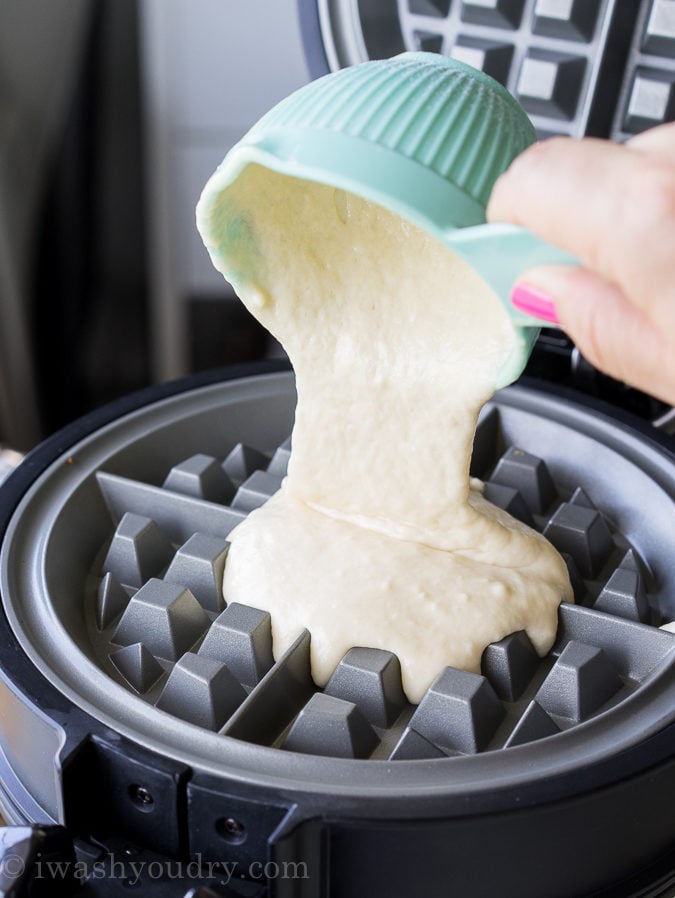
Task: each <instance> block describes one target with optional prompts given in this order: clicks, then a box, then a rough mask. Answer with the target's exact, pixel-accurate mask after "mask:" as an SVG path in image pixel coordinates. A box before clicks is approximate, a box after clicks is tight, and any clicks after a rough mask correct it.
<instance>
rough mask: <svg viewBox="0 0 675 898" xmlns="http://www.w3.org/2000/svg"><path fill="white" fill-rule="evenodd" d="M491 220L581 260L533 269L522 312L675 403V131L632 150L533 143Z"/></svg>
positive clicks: (648, 136)
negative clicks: (575, 263)
mask: <svg viewBox="0 0 675 898" xmlns="http://www.w3.org/2000/svg"><path fill="white" fill-rule="evenodd" d="M487 214H488V220H490V221H509V222H512V223H514V224H517V225H522V226H523V227H526V228H528V229H529V230H530V231H532V232H533V233H534V234H536V235H537V236H538V237H541V238H542V239H544V240H546V241H548V242H549V243H552V244H555V245H556V246H559V247H561V248H562V249H565V250H567V251H569V252H571V253H572V254H573V255H575V256H576V257H577V258H578V259H579V260H580V262H581V266H580V267H574V266H545V267H541V268H536V269H532V270H531V271H528V272H525V273H524V274H523V275H522V276H521V278H520V279H519V281H518V283H517V284H516V285H515V287H514V289H513V291H512V294H511V301H512V302H513V303H514V305H516V306H517V307H518V308H521V309H523V310H524V311H527V312H529V313H531V314H532V313H533V314H535V315H536V316H537V317H541V318H542V320H543V321H550V322H554V323H559V324H560V325H561V327H562V328H563V329H564V330H565V331H566V332H567V333H568V334H569V336H570V337H571V338H572V340H574V342H575V343H576V345H577V346H578V347H579V350H580V352H581V353H582V355H583V356H584V357H585V358H586V359H588V361H589V362H591V364H593V365H595V367H596V368H599V369H600V370H601V371H604V372H605V373H606V374H609V375H611V376H612V377H614V378H617V379H618V380H622V381H624V382H625V383H627V384H630V385H631V386H634V387H638V388H639V389H641V390H644V391H645V392H647V393H650V394H651V395H653V396H656V397H657V398H659V399H662V400H664V401H665V402H668V403H671V404H675V124H670V125H662V126H661V127H659V128H654V129H653V130H651V131H646V132H644V133H643V134H640V135H639V136H637V137H634V138H633V139H632V140H630V141H628V142H627V143H626V144H624V145H618V144H613V143H610V142H608V141H603V140H597V139H594V138H584V139H583V140H572V139H570V138H565V137H558V138H551V139H550V140H546V141H543V142H541V143H538V144H535V145H534V146H532V147H530V148H529V149H528V150H526V151H525V152H524V153H523V154H522V155H521V156H519V157H518V158H517V159H516V160H515V161H514V162H513V163H512V165H511V167H510V168H509V169H508V171H507V172H506V173H505V174H504V175H502V177H501V178H500V179H499V180H498V181H497V183H496V184H495V187H494V189H493V192H492V196H491V198H490V203H489V206H488V213H487Z"/></svg>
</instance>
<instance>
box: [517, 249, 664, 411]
mask: <svg viewBox="0 0 675 898" xmlns="http://www.w3.org/2000/svg"><path fill="white" fill-rule="evenodd" d="M511 302H512V303H513V305H514V306H515V307H516V308H518V309H520V310H521V311H525V312H527V313H528V314H531V315H535V316H536V317H540V318H541V319H542V323H546V322H549V323H557V324H560V326H561V327H562V328H563V330H564V331H565V332H566V333H567V334H568V335H569V336H570V338H571V339H572V340H573V341H574V342H575V343H576V345H577V346H578V347H579V351H580V352H581V354H582V355H583V356H584V357H585V358H586V359H588V361H589V362H590V363H591V364H592V365H594V366H595V367H596V368H598V369H599V370H600V371H604V372H605V374H609V375H610V376H611V377H614V378H616V379H617V380H621V381H623V382H625V383H627V384H630V385H631V386H634V387H637V388H638V389H641V390H644V391H645V392H647V393H651V394H652V395H653V396H656V397H657V398H659V399H662V400H663V401H665V402H670V403H673V402H675V362H674V361H673V359H672V358H671V356H672V353H670V352H669V351H668V347H667V345H666V340H665V338H664V335H663V333H662V332H661V331H660V330H659V329H658V328H657V327H656V326H655V325H654V324H653V323H652V321H651V320H650V319H649V318H648V317H647V315H646V314H645V313H644V312H643V311H642V310H640V309H638V308H636V307H635V306H634V305H633V304H632V303H631V302H630V301H629V300H628V299H627V298H626V296H625V295H624V294H623V293H622V291H621V290H620V289H619V288H618V287H615V286H614V285H613V284H610V283H609V282H608V281H605V280H604V279H603V278H601V277H599V276H598V275H596V274H594V273H593V272H591V271H589V270H588V269H586V268H575V267H572V266H565V265H559V266H558V265H556V266H544V267H541V268H533V269H531V270H530V271H527V272H525V273H524V274H522V275H521V277H520V278H519V279H518V282H517V283H516V285H515V286H514V288H513V290H512V292H511Z"/></svg>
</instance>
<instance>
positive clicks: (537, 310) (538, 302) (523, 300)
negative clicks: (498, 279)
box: [510, 284, 560, 324]
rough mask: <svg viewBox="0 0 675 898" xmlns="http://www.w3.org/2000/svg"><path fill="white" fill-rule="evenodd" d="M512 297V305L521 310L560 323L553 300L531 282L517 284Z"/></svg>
mask: <svg viewBox="0 0 675 898" xmlns="http://www.w3.org/2000/svg"><path fill="white" fill-rule="evenodd" d="M510 298H511V305H513V306H515V307H516V308H517V309H518V310H519V311H520V312H524V313H525V314H526V315H532V316H533V317H534V318H540V319H541V320H542V321H548V322H550V323H551V324H560V319H559V318H558V313H557V312H556V310H555V305H554V303H553V300H552V299H551V298H550V297H549V296H547V295H546V294H545V293H542V291H541V290H537V288H536V287H532V286H531V285H530V284H516V285H515V287H514V288H513V290H512V291H511V297H510Z"/></svg>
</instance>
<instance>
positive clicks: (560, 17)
mask: <svg viewBox="0 0 675 898" xmlns="http://www.w3.org/2000/svg"><path fill="white" fill-rule="evenodd" d="M398 4H399V17H400V23H401V29H402V34H403V38H404V42H405V44H406V46H407V47H408V48H409V49H417V50H428V51H432V52H437V53H445V54H447V55H449V56H451V57H453V58H455V59H458V60H461V61H462V62H466V63H468V64H469V65H472V66H474V67H475V68H478V69H481V70H482V71H484V72H486V73H487V74H489V75H491V76H492V77H493V78H495V79H496V80H497V81H500V82H501V83H502V84H504V85H505V86H506V87H507V88H508V89H509V90H510V91H511V93H513V94H514V95H515V96H516V97H517V98H518V100H519V101H520V102H521V104H522V105H523V106H524V108H525V109H526V110H527V112H528V114H529V115H530V117H531V119H532V121H533V123H534V125H535V127H536V128H537V131H538V133H539V135H540V136H542V137H543V136H547V135H550V134H568V135H571V136H574V137H581V136H583V135H585V134H592V135H596V136H603V137H612V138H615V139H619V140H621V139H626V137H628V136H630V135H631V134H635V133H638V132H639V131H642V130H644V129H645V128H648V127H651V126H653V125H657V124H660V123H662V122H666V121H672V120H673V119H675V0H398Z"/></svg>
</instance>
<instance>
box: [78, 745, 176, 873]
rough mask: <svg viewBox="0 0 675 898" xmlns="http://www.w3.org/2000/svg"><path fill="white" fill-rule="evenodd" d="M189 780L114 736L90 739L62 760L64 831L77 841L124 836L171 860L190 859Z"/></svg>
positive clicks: (171, 763) (172, 765) (173, 765)
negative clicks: (188, 854) (187, 810)
mask: <svg viewBox="0 0 675 898" xmlns="http://www.w3.org/2000/svg"><path fill="white" fill-rule="evenodd" d="M189 775H190V768H189V767H187V766H184V765H181V764H179V763H177V762H175V761H172V760H170V759H166V758H163V757H161V756H160V755H158V754H155V753H153V752H150V751H147V750H146V749H144V748H141V747H139V746H137V745H134V744H132V743H131V742H129V741H128V740H126V739H124V738H123V737H121V736H118V735H117V734H115V733H112V732H110V733H109V734H108V733H106V735H105V736H104V737H102V736H99V735H93V734H90V735H89V736H87V737H86V738H85V739H83V740H82V741H81V742H80V743H79V745H77V746H76V747H75V748H74V749H73V750H72V751H71V752H70V754H69V755H68V756H67V757H64V758H63V762H62V784H63V805H64V822H65V826H66V827H67V829H68V831H69V832H70V833H71V834H72V835H73V837H74V838H81V839H85V840H92V839H94V840H101V841H105V840H106V839H109V838H110V837H121V838H124V839H127V840H128V841H129V842H131V843H133V844H135V845H138V846H140V847H142V848H145V849H149V850H150V851H156V852H158V853H161V854H162V855H165V856H168V857H174V858H182V857H186V856H187V852H188V842H187V814H186V782H187V780H188V778H189Z"/></svg>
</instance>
